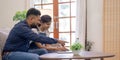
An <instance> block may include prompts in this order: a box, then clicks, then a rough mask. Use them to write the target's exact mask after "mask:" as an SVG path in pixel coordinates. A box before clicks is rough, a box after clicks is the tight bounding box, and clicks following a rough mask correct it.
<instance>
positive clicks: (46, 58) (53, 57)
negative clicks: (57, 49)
mask: <svg viewBox="0 0 120 60" xmlns="http://www.w3.org/2000/svg"><path fill="white" fill-rule="evenodd" d="M114 56H115V55H113V54H108V53H101V52H87V51H82V52H80V53H79V55H77V56H75V55H74V54H73V53H63V54H59V53H48V54H44V55H41V56H40V59H41V60H62V59H69V60H72V59H85V60H90V59H96V58H98V59H100V60H104V58H109V57H114Z"/></svg>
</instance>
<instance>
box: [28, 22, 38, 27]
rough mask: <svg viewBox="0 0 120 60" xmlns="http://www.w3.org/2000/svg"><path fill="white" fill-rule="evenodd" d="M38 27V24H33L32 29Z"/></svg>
mask: <svg viewBox="0 0 120 60" xmlns="http://www.w3.org/2000/svg"><path fill="white" fill-rule="evenodd" d="M37 25H38V24H35V23H33V24H31V25H30V27H31V28H37Z"/></svg>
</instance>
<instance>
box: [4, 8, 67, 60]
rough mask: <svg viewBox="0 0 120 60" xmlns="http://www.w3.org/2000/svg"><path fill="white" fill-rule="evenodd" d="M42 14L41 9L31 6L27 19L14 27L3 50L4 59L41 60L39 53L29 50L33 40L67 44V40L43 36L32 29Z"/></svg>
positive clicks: (37, 23)
mask: <svg viewBox="0 0 120 60" xmlns="http://www.w3.org/2000/svg"><path fill="white" fill-rule="evenodd" d="M40 15H41V13H40V11H39V10H37V9H35V8H30V9H29V10H28V12H27V14H26V20H24V21H20V22H19V23H17V24H16V25H15V26H14V27H13V29H12V30H11V32H10V34H9V36H8V38H7V40H6V43H5V46H4V49H3V52H2V56H3V60H40V59H39V55H38V54H33V53H29V52H28V49H29V43H30V41H31V40H32V41H35V42H40V43H45V44H54V43H60V44H62V45H64V44H65V41H62V40H56V39H53V38H49V37H45V36H41V35H38V34H36V33H34V32H33V31H32V30H31V28H33V27H36V26H37V25H39V24H40V21H39V20H40Z"/></svg>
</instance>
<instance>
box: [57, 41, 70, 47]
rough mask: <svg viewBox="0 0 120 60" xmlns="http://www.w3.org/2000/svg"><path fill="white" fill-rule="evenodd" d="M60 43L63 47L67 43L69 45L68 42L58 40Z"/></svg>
mask: <svg viewBox="0 0 120 60" xmlns="http://www.w3.org/2000/svg"><path fill="white" fill-rule="evenodd" d="M58 43H60V44H61V45H62V46H64V45H65V43H68V42H67V41H63V40H58Z"/></svg>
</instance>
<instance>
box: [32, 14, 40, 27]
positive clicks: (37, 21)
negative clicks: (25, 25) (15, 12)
mask: <svg viewBox="0 0 120 60" xmlns="http://www.w3.org/2000/svg"><path fill="white" fill-rule="evenodd" d="M39 24H40V15H38V16H33V19H32V20H31V27H32V28H37V26H38V25H39Z"/></svg>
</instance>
